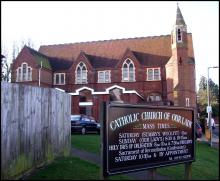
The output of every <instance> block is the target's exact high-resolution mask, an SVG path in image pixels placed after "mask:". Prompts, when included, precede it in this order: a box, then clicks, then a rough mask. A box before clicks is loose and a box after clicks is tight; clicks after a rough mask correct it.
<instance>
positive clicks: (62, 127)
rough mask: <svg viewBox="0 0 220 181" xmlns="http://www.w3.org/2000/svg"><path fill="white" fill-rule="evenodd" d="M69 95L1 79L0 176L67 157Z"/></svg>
mask: <svg viewBox="0 0 220 181" xmlns="http://www.w3.org/2000/svg"><path fill="white" fill-rule="evenodd" d="M70 114H71V96H70V95H68V94H66V93H63V92H60V91H58V90H55V89H50V88H39V87H32V86H26V85H19V84H11V83H6V82H1V179H11V178H18V176H21V175H22V174H24V173H25V172H27V171H29V170H31V169H33V168H35V167H38V166H40V165H42V164H45V163H48V162H50V161H51V160H53V159H54V158H55V157H56V156H59V155H64V156H67V155H68V154H69V152H70V148H71V142H70V139H71V126H70Z"/></svg>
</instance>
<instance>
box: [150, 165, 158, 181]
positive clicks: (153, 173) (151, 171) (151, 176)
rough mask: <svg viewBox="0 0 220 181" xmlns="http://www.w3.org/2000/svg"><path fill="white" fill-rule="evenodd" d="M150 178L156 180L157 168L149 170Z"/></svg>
mask: <svg viewBox="0 0 220 181" xmlns="http://www.w3.org/2000/svg"><path fill="white" fill-rule="evenodd" d="M148 176H149V180H156V179H157V178H156V168H151V169H149V170H148Z"/></svg>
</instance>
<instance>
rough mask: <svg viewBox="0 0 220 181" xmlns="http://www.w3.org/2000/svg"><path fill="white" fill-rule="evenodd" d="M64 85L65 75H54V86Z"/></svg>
mask: <svg viewBox="0 0 220 181" xmlns="http://www.w3.org/2000/svg"><path fill="white" fill-rule="evenodd" d="M64 84H65V73H55V74H54V85H64Z"/></svg>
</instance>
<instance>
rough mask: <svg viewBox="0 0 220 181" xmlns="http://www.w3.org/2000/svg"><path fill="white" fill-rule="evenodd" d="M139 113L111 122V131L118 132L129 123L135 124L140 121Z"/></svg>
mask: <svg viewBox="0 0 220 181" xmlns="http://www.w3.org/2000/svg"><path fill="white" fill-rule="evenodd" d="M138 115H139V113H134V114H129V115H126V116H123V117H119V118H118V119H116V120H114V121H111V122H110V128H111V130H113V131H114V130H116V129H117V128H120V127H122V126H124V125H127V124H129V123H133V122H136V121H139V119H138Z"/></svg>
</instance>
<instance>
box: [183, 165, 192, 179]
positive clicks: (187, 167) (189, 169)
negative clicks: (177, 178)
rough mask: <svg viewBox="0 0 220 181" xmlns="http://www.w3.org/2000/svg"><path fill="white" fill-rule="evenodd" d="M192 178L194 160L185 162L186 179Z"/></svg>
mask: <svg viewBox="0 0 220 181" xmlns="http://www.w3.org/2000/svg"><path fill="white" fill-rule="evenodd" d="M191 179H192V162H189V163H185V180H191Z"/></svg>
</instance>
